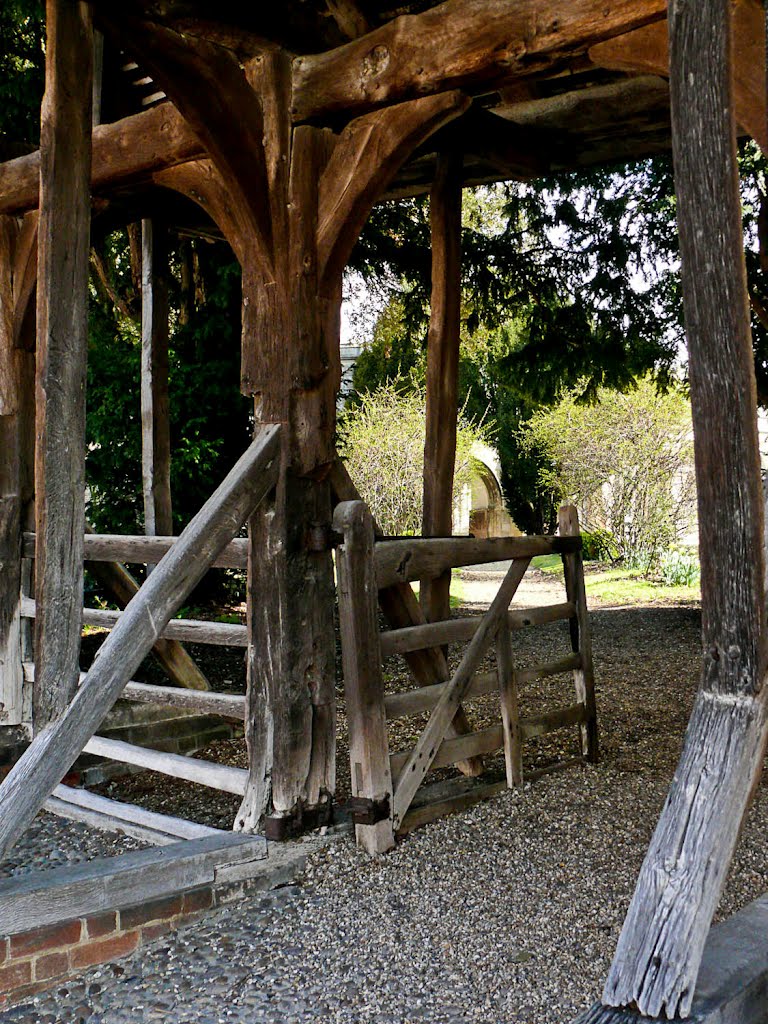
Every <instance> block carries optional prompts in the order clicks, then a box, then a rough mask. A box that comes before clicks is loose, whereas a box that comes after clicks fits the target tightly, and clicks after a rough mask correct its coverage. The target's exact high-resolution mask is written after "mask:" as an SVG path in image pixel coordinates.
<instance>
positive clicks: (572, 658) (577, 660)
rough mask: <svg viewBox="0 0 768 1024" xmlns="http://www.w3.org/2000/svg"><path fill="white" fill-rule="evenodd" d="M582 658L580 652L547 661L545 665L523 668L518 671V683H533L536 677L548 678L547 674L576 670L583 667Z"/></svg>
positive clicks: (553, 674)
mask: <svg viewBox="0 0 768 1024" xmlns="http://www.w3.org/2000/svg"><path fill="white" fill-rule="evenodd" d="M581 664H582V659H581V655H580V654H568V655H566V656H565V657H564V658H558V660H557V661H547V662H544V664H543V665H534V666H532V667H531V668H521V669H518V672H517V681H518V683H531V682H533V680H534V679H546V678H547V676H557V675H560V673H561V672H574V671H576V670H577V669H579V668H581Z"/></svg>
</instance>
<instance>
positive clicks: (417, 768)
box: [393, 557, 530, 829]
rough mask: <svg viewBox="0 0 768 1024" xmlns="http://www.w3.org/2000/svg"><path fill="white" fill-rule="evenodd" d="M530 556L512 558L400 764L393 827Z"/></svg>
mask: <svg viewBox="0 0 768 1024" xmlns="http://www.w3.org/2000/svg"><path fill="white" fill-rule="evenodd" d="M529 563H530V557H527V558H520V559H518V560H516V561H513V563H512V565H511V566H510V567H509V570H508V572H507V574H506V576H505V577H504V580H503V582H502V584H501V586H500V587H499V589H498V592H497V594H496V596H495V597H494V599H493V601H492V603H491V607H490V608H489V609H488V611H487V612H486V614H485V615H484V616H483V621H482V624H481V626H480V628H479V629H478V630H477V632H476V633H475V635H474V636H473V637H472V640H471V641H470V643H469V645H468V646H467V649H466V651H465V652H464V656H463V657H462V659H461V662H460V664H459V667H458V668H457V669H456V672H455V673H454V675H453V677H452V678H451V680H450V682H449V683H448V684H447V685H446V687H445V690H444V691H443V693H442V694H441V695H440V699H439V700H438V702H437V704H436V706H435V709H434V711H433V712H432V714H431V715H430V718H429V721H428V722H427V725H426V727H425V728H424V731H423V732H422V734H421V736H420V737H419V740H418V742H417V743H416V746H415V747H414V748H413V751H412V752H411V754H410V756H409V758H408V761H407V762H406V764H405V765H404V766H403V769H402V772H401V775H400V780H399V782H398V785H397V787H396V789H395V798H394V813H393V825H394V828H395V829H397V828H398V826H399V825H400V822H401V821H402V820H403V818H404V817H405V813H406V811H407V810H408V807H409V806H410V803H411V801H412V800H413V796H414V794H415V792H416V790H417V789H418V787H419V785H420V784H421V782H422V780H423V778H424V776H425V775H426V773H427V772H428V771H429V768H430V766H431V764H432V761H433V759H434V757H435V754H436V753H437V750H438V748H439V745H440V743H441V742H442V740H443V739H444V738H445V734H446V730H447V728H448V726H449V725H450V723H451V721H452V719H453V716H454V714H455V712H456V708H457V707H458V706H459V704H460V703H461V701H462V700H463V698H464V695H465V693H466V691H467V688H468V687H469V684H470V681H471V679H472V674H473V673H474V671H475V668H476V667H477V664H478V662H479V660H480V659H481V658H482V656H483V654H484V653H485V651H486V650H487V648H488V645H489V644H490V642H491V641H492V639H493V637H494V635H495V633H496V630H497V629H498V624H499V620H500V619H501V618H502V616H504V615H506V613H507V611H508V609H509V604H510V601H511V600H512V598H513V597H514V595H515V591H516V590H517V588H518V586H519V585H520V581H521V580H522V578H523V576H524V575H525V571H526V569H527V568H528V565H529Z"/></svg>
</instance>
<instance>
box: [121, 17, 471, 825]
mask: <svg viewBox="0 0 768 1024" xmlns="http://www.w3.org/2000/svg"><path fill="white" fill-rule="evenodd" d="M104 17H105V28H106V29H107V31H110V30H112V31H113V32H119V34H120V41H121V45H122V46H123V47H125V48H126V49H128V50H129V51H130V50H133V51H134V52H136V53H140V58H141V62H142V66H144V67H146V68H147V70H148V71H149V73H150V74H151V75H152V78H153V79H154V80H155V81H156V82H157V83H158V85H159V86H160V87H161V88H162V89H163V90H164V91H165V92H166V94H167V95H168V96H169V97H170V99H171V100H172V101H173V103H174V104H175V105H176V107H177V108H178V110H179V111H180V112H181V113H182V114H183V116H184V117H185V119H186V120H187V122H188V124H189V126H190V127H191V128H192V130H193V131H194V132H195V133H196V134H197V136H198V139H199V141H200V143H201V145H202V146H203V147H204V149H205V154H204V156H203V157H202V158H201V159H199V160H197V161H195V162H193V163H186V164H181V165H178V166H175V167H170V168H165V169H160V170H158V171H157V172H156V173H155V175H154V180H155V182H156V183H157V184H159V185H163V186H165V187H169V188H173V189H176V190H178V191H181V192H183V193H184V194H185V195H187V196H188V197H190V198H192V199H194V200H195V201H196V202H197V203H199V204H200V205H201V206H203V207H204V208H205V209H206V210H207V211H208V212H209V214H210V215H211V216H212V217H213V219H214V220H215V221H216V222H217V223H218V224H219V226H220V227H221V228H222V230H223V231H224V233H225V236H226V237H227V239H228V241H229V242H230V244H231V245H232V248H233V250H234V252H235V254H236V255H237V257H238V259H239V261H240V263H241V266H242V269H243V338H242V390H243V391H244V393H246V394H251V395H253V396H254V401H255V418H256V422H257V423H262V424H263V423H281V424H283V427H284V430H283V435H282V439H283V455H282V467H281V475H280V480H279V482H278V486H277V488H276V491H275V494H274V497H273V499H271V500H270V501H268V502H267V503H265V504H264V505H263V506H262V507H261V508H260V509H259V510H258V512H257V513H256V515H255V516H254V517H253V519H252V520H251V521H250V523H249V537H250V556H249V573H248V609H249V619H248V621H249V629H250V640H251V642H250V644H249V647H248V653H247V663H248V694H249V696H248V712H247V719H246V738H247V742H248V746H249V765H250V778H249V785H248V789H247V792H246V795H245V797H244V799H243V803H242V806H241V809H240V812H239V813H238V815H237V819H236V823H235V827H236V828H239V829H246V830H248V829H252V828H255V827H256V825H257V824H258V822H259V821H260V819H261V818H262V817H263V815H264V814H265V812H268V811H269V810H270V809H271V810H272V821H271V825H270V828H271V831H272V832H273V834H275V835H278V834H279V835H286V834H289V833H290V831H291V830H292V829H293V828H295V827H300V826H301V825H302V823H303V824H304V825H306V824H307V823H310V824H317V823H322V821H323V820H326V819H327V817H328V816H329V814H330V810H331V801H332V797H333V793H334V789H335V695H334V690H335V671H334V627H333V605H334V592H333V586H334V584H333V571H332V562H331V554H330V551H328V550H325V551H317V550H312V548H313V545H312V544H310V543H308V537H309V536H310V535H311V534H312V531H313V529H314V528H315V527H316V526H317V525H323V524H326V525H329V524H330V520H331V490H330V483H329V481H328V479H327V476H328V471H329V469H330V467H331V465H332V463H333V461H334V459H335V447H334V434H335V413H336V409H335V405H336V394H337V391H338V386H339V381H340V359H339V331H340V308H341V275H342V272H343V269H344V266H345V264H346V262H347V259H348V257H349V254H350V252H351V249H352V247H353V245H354V244H355V241H356V240H357V237H358V235H359V233H360V230H361V228H362V227H363V224H364V223H365V220H366V218H367V216H368V214H369V212H370V210H371V208H372V206H373V204H374V203H375V202H376V201H377V200H378V198H379V197H380V196H381V195H382V193H383V192H384V191H385V190H386V188H387V187H388V185H389V184H390V182H391V180H392V178H393V177H394V176H395V174H396V173H397V171H398V170H399V168H400V167H401V166H402V164H403V163H404V162H405V160H406V159H407V158H408V157H409V156H410V154H411V153H412V152H413V150H414V149H416V148H417V147H418V146H419V145H420V144H421V143H423V142H424V141H425V140H426V139H427V138H428V137H429V136H430V135H431V134H432V133H433V132H435V131H437V130H438V129H439V128H441V127H443V126H444V125H445V124H447V123H448V122H450V121H451V120H453V119H454V118H456V117H458V116H459V115H460V114H462V113H463V112H464V111H465V110H466V109H467V108H468V106H469V105H470V100H469V99H468V98H467V97H466V96H464V95H463V94H462V93H460V92H457V91H455V90H454V91H451V92H446V93H441V94H439V95H436V96H427V97H424V98H418V99H413V100H410V101H408V102H404V103H399V104H397V105H395V106H390V107H386V108H384V109H382V110H377V111H373V112H370V113H366V114H363V115H362V116H360V117H358V118H356V119H355V120H353V121H352V122H350V123H349V124H348V125H347V126H346V128H344V129H343V130H342V132H341V133H340V134H339V135H335V134H334V133H333V132H331V131H330V130H329V129H327V128H320V127H315V126H310V125H297V126H294V125H293V123H292V118H293V111H292V102H293V93H294V75H295V72H296V68H295V65H294V62H293V61H292V59H291V57H290V56H289V55H288V54H286V53H284V52H281V51H277V52H265V53H263V54H260V55H259V56H257V57H255V58H253V59H252V60H250V61H249V62H248V63H247V64H246V65H245V66H244V67H241V66H240V65H239V63H238V62H237V60H236V58H234V56H233V55H232V54H231V53H230V52H229V51H227V50H225V49H224V48H223V47H219V46H216V45H215V44H212V43H209V42H206V41H204V40H198V39H195V38H193V37H187V36H181V35H180V34H179V33H176V32H174V31H172V30H170V29H168V28H165V27H162V26H159V25H154V24H152V23H150V22H146V21H140V20H138V19H133V18H131V17H125V16H123V15H115V14H114V13H113V12H112V11H110V12H109V13H108V14H106V11H105V15H104Z"/></svg>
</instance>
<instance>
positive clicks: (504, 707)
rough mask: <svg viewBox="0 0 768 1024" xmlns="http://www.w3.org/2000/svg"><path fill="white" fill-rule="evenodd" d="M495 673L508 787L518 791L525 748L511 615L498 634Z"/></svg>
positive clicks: (506, 618) (502, 624) (507, 617)
mask: <svg viewBox="0 0 768 1024" xmlns="http://www.w3.org/2000/svg"><path fill="white" fill-rule="evenodd" d="M496 671H497V673H498V677H499V699H500V702H501V724H502V728H503V730H504V764H505V766H506V770H507V786H508V787H509V788H510V789H515V788H516V787H517V786H522V784H523V745H522V737H521V735H520V712H519V709H518V700H517V673H516V672H515V663H514V661H513V659H512V635H511V632H510V629H509V616H506V615H505V616H504V618H503V619H502V620H501V623H500V624H499V629H498V632H497V633H496Z"/></svg>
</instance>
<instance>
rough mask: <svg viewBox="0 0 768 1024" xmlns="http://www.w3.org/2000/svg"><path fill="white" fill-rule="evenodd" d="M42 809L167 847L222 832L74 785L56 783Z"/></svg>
mask: <svg viewBox="0 0 768 1024" xmlns="http://www.w3.org/2000/svg"><path fill="white" fill-rule="evenodd" d="M45 810H46V811H50V812H51V813H52V814H57V815H58V816H59V817H62V818H69V819H70V820H72V821H83V822H85V823H86V824H87V825H91V826H93V827H95V828H99V829H101V830H102V831H106V832H122V833H123V834H124V835H127V836H132V837H133V838H134V839H141V840H143V841H145V842H150V843H154V844H156V845H158V846H168V845H170V844H171V843H177V842H178V841H179V840H180V839H202V838H204V837H205V836H217V835H221V834H222V831H221V829H216V828H210V827H209V826H207V825H198V824H197V823H196V822H193V821H185V820H184V819H183V818H174V817H171V816H170V815H167V814H157V813H155V812H154V811H148V810H146V808H144V807H138V806H137V805H136V804H126V803H121V802H120V801H118V800H110V799H109V798H108V797H105V796H99V795H98V794H97V793H89V792H88V790H87V789H75V788H74V787H73V786H57V787H56V789H54V791H53V796H51V797H49V798H48V800H46V802H45Z"/></svg>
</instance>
